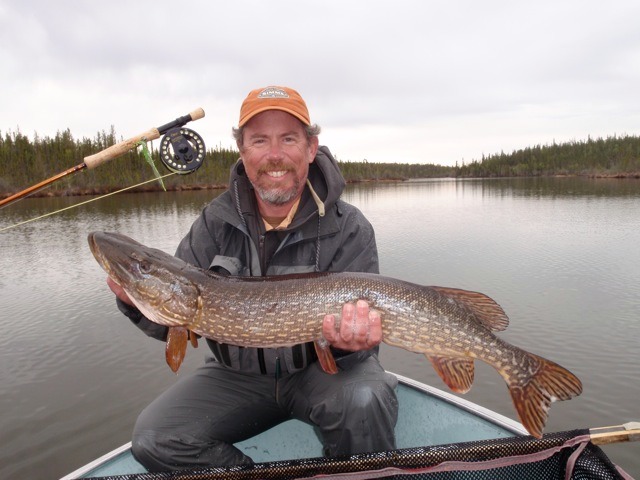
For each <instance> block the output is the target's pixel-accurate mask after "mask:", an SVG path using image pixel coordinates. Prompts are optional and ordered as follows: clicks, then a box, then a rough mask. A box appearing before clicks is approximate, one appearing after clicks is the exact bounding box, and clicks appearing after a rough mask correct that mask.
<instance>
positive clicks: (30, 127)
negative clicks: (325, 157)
mask: <svg viewBox="0 0 640 480" xmlns="http://www.w3.org/2000/svg"><path fill="white" fill-rule="evenodd" d="M638 19H640V1H638V0H625V1H618V0H612V1H609V2H604V1H602V0H597V1H596V0H575V1H562V0H536V1H531V0H527V1H515V0H511V1H506V0H505V1H493V0H491V1H482V0H464V1H455V0H442V1H428V0H389V1H381V0H351V1H350V0H317V1H314V2H311V1H305V0H271V1H258V0H251V1H245V0H234V1H231V0H225V1H214V0H201V1H189V0H184V1H181V2H179V1H172V2H168V1H165V0H142V1H138V0H128V1H126V2H125V1H121V0H109V1H105V0H102V1H91V0H76V1H73V0H56V1H49V0H33V1H32V0H0V95H1V97H0V98H1V99H2V100H1V103H0V132H1V133H2V135H4V134H6V133H7V132H8V131H13V132H15V131H17V130H18V129H19V130H20V131H21V132H22V133H23V134H26V135H28V136H29V137H31V138H32V137H33V134H34V132H35V133H38V134H39V135H40V136H45V135H49V136H53V135H55V134H56V132H57V131H62V130H65V129H67V128H68V129H70V131H71V133H72V134H73V135H74V137H75V138H79V139H81V138H82V137H89V138H94V137H95V135H96V133H97V132H98V131H102V130H107V131H108V130H109V129H110V127H111V125H113V126H114V127H115V130H116V133H117V134H118V136H119V137H124V138H128V137H131V136H133V135H136V134H138V133H141V132H143V131H146V130H148V129H149V128H151V127H156V126H160V125H162V124H164V123H167V122H168V121H171V120H173V119H175V118H176V117H178V116H181V115H184V114H186V113H188V112H190V111H192V110H194V109H195V108H197V107H202V108H203V109H204V110H205V112H206V117H205V118H204V119H202V120H199V121H197V122H194V123H191V124H190V127H191V128H193V129H194V130H196V131H197V132H198V133H200V135H202V137H203V138H204V140H205V142H206V144H207V146H208V147H214V146H216V145H222V146H224V147H230V146H233V141H232V139H231V134H230V130H231V127H232V126H233V125H235V124H237V121H238V112H239V108H240V104H241V102H242V100H243V99H244V97H245V96H246V94H247V93H248V92H249V90H251V89H253V88H256V87H261V86H266V85H283V84H284V85H288V86H291V87H293V88H296V89H297V90H298V91H299V92H300V93H301V94H302V96H303V97H304V98H305V100H306V101H307V104H308V106H309V109H310V112H311V119H312V121H313V122H315V123H318V124H319V125H320V126H321V127H322V129H323V131H322V134H321V137H320V140H321V143H323V144H325V145H328V146H329V148H330V149H331V150H332V151H333V152H334V154H335V155H336V156H337V157H338V158H339V159H340V160H353V161H359V160H362V159H367V160H369V161H388V162H420V163H440V164H445V165H453V164H455V163H456V162H461V161H463V160H464V161H465V162H469V161H471V160H473V159H480V158H481V157H482V155H483V154H485V155H488V154H493V153H499V152H500V151H501V150H503V151H505V152H511V151H513V150H516V149H519V148H525V147H527V146H533V145H538V144H542V145H544V144H551V143H553V142H554V141H555V142H558V143H559V142H565V141H573V140H576V141H581V140H584V139H586V138H587V137H588V136H589V135H590V136H591V137H608V136H612V135H624V134H627V135H637V134H638V130H639V129H640V27H639V26H638ZM0 169H1V166H0Z"/></svg>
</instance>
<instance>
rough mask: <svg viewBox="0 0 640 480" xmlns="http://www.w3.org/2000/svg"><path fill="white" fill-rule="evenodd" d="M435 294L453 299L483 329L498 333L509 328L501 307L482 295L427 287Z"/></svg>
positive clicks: (454, 289)
mask: <svg viewBox="0 0 640 480" xmlns="http://www.w3.org/2000/svg"><path fill="white" fill-rule="evenodd" d="M429 288H432V289H434V290H435V291H436V292H438V293H440V294H442V295H445V296H447V297H450V298H453V299H454V300H456V301H457V302H458V303H460V304H462V305H463V306H465V307H466V308H467V309H469V310H470V311H471V312H472V313H473V314H474V315H475V317H476V318H477V319H478V320H479V321H480V323H482V324H483V325H484V326H485V327H487V328H488V329H489V330H491V331H493V332H500V331H502V330H504V329H506V328H507V327H508V326H509V317H508V316H507V314H506V313H505V312H504V310H503V309H502V307H501V306H500V305H498V303H497V302H496V301H495V300H493V299H492V298H491V297H488V296H487V295H485V294H484V293H479V292H472V291H469V290H460V289H458V288H448V287H429Z"/></svg>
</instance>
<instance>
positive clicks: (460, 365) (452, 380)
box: [426, 355, 474, 393]
mask: <svg viewBox="0 0 640 480" xmlns="http://www.w3.org/2000/svg"><path fill="white" fill-rule="evenodd" d="M426 357H427V358H428V359H429V361H430V362H431V365H433V368H434V370H435V371H436V372H437V373H438V376H439V377H440V378H441V379H442V381H443V382H444V383H446V384H447V386H448V387H449V388H450V389H451V390H452V391H454V392H456V393H467V392H468V391H469V390H470V389H471V385H472V384H473V372H474V367H473V358H468V357H460V358H458V357H440V356H437V355H426Z"/></svg>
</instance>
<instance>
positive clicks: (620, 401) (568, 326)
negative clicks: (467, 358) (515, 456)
mask: <svg viewBox="0 0 640 480" xmlns="http://www.w3.org/2000/svg"><path fill="white" fill-rule="evenodd" d="M220 193H221V191H203V192H183V193H148V194H124V195H117V196H113V197H108V198H106V199H102V200H100V201H97V202H93V203H90V204H87V205H85V206H82V207H79V208H77V209H74V210H69V211H65V212H63V213H60V214H59V215H56V216H52V217H47V218H46V219H42V220H39V221H37V222H33V223H30V224H26V225H24V226H21V227H18V228H16V229H13V230H8V231H5V232H1V233H0V251H1V252H2V255H0V272H1V274H0V308H1V309H2V312H3V313H2V316H1V317H0V327H1V328H2V331H3V334H2V335H0V372H1V375H2V383H1V384H0V409H1V410H2V412H3V415H2V416H1V417H0V431H2V432H3V436H2V439H0V477H1V478H29V477H34V478H35V477H38V476H39V475H41V472H42V471H44V469H45V468H46V469H47V471H50V472H51V475H52V476H54V477H55V476H61V475H63V474H64V473H67V472H68V471H71V470H72V469H73V468H75V467H77V466H78V465H80V464H83V463H85V462H87V461H89V460H90V459H92V458H95V457H96V456H98V455H99V454H102V453H104V452H105V451H107V450H108V449H111V448H113V447H114V446H116V445H119V444H122V443H124V442H126V441H128V439H129V435H130V429H131V426H132V423H133V420H134V418H135V417H136V415H137V413H138V411H139V410H140V409H141V408H142V407H143V406H144V405H146V404H147V403H148V402H149V401H150V400H151V399H152V398H154V397H155V396H156V395H157V394H158V393H159V392H160V391H162V390H164V389H165V388H166V387H167V386H168V385H170V384H171V383H172V382H174V381H175V378H176V377H175V376H174V375H173V374H172V373H171V372H170V371H169V369H168V368H167V367H166V366H165V364H164V360H163V346H162V345H161V344H160V343H159V342H156V341H155V340H151V339H147V338H145V337H144V335H142V334H140V332H138V331H137V330H136V329H135V327H132V326H131V325H129V324H128V321H127V320H126V319H125V318H124V317H123V316H122V315H120V313H119V312H117V311H116V309H115V307H114V301H113V296H112V295H111V294H110V292H109V291H108V290H107V288H106V285H105V282H104V281H105V278H104V273H103V272H102V270H101V269H100V267H99V266H98V265H97V263H96V262H95V261H94V260H93V257H92V256H91V254H90V253H89V249H88V246H87V242H86V237H87V234H88V233H89V232H90V231H92V230H111V231H120V232H122V233H125V234H127V235H129V236H131V237H133V238H135V239H137V240H139V241H141V242H143V243H146V244H148V245H151V246H154V247H156V248H160V249H162V250H165V251H167V252H173V251H174V249H175V247H176V245H177V243H178V241H179V239H180V238H181V237H182V236H183V235H184V234H185V233H186V231H187V229H188V228H189V226H190V225H191V223H192V222H193V220H194V219H195V218H196V217H197V215H199V214H200V211H201V209H202V208H203V206H204V205H205V204H206V203H208V202H209V201H210V199H211V198H213V197H214V196H215V195H218V194H220ZM344 198H345V200H347V201H350V202H352V203H354V204H355V205H357V206H358V207H359V208H360V209H361V210H362V211H363V212H364V213H365V215H367V217H368V218H369V219H370V221H371V222H372V223H373V225H374V227H375V229H376V234H377V241H378V248H379V252H380V259H381V269H382V272H383V273H384V274H387V275H391V276H395V277H399V278H403V279H406V280H410V281H414V282H417V283H422V284H431V285H446V286H455V287H459V288H468V289H471V290H479V291H482V292H484V293H487V294H489V295H491V296H492V297H494V298H495V299H497V300H498V301H499V303H500V304H501V305H502V306H503V307H504V308H505V310H506V311H507V313H508V314H509V315H510V317H511V325H510V327H509V328H508V329H507V331H505V332H503V333H504V335H502V334H501V336H502V337H503V338H505V339H506V340H508V341H510V342H512V343H514V344H517V345H519V346H521V347H524V348H526V349H528V350H531V351H534V352H536V353H539V354H542V355H545V356H548V357H550V358H552V359H553V360H555V361H558V362H559V363H561V364H563V365H565V366H567V367H569V368H570V369H571V370H573V371H574V372H575V373H576V374H578V375H579V376H580V377H581V378H582V380H583V382H584V384H585V393H584V394H583V395H582V396H581V397H579V398H578V399H575V400H572V401H571V402H564V403H560V404H555V405H554V406H553V407H552V410H551V417H550V420H549V430H551V431H553V430H563V429H569V428H581V427H590V426H603V425H608V424H612V425H613V424H618V423H621V422H625V421H629V420H638V416H639V413H640V412H639V411H638V407H637V398H638V397H640V385H638V382H637V381H635V379H637V376H638V367H637V366H638V364H639V363H640V349H639V347H640V345H639V344H638V338H640V322H639V321H638V318H639V317H640V307H639V302H638V298H639V297H640V249H639V248H638V247H637V246H638V244H640V182H634V181H628V180H589V179H562V178H561V179H509V180H502V179H496V180H463V181H459V180H435V181H433V180H429V181H416V182H399V183H388V184H387V183H381V184H359V185H350V186H348V188H347V190H346V192H345V194H344ZM83 200H86V198H82V197H77V198H73V197H69V198H50V199H27V200H24V201H22V202H19V203H18V204H15V205H12V206H11V207H10V208H5V209H3V210H2V211H0V228H2V227H4V226H6V225H10V224H13V223H16V222H19V221H22V220H25V219H28V218H31V217H32V216H35V215H41V214H44V213H46V212H48V211H52V210H56V209H60V208H64V207H66V206H68V205H72V204H75V203H77V202H78V201H83ZM14 207H15V208H14ZM202 350H203V349H202V348H201V349H199V350H198V351H194V350H190V352H189V354H188V356H187V360H186V365H185V366H183V367H182V368H183V369H184V371H189V369H192V368H194V367H195V366H196V365H197V364H198V363H199V362H200V358H201V355H202ZM382 359H383V362H384V364H385V366H386V367H387V368H389V369H390V370H392V371H396V372H398V373H402V374H405V375H408V376H411V377H414V378H417V379H419V380H422V381H427V382H429V383H432V384H434V385H436V386H438V387H441V388H444V387H443V386H442V383H441V381H440V380H439V378H437V376H436V375H435V373H434V372H433V370H432V369H431V367H430V365H429V364H428V362H427V361H426V359H424V358H423V357H422V356H421V355H415V354H410V353H408V352H405V351H403V350H400V349H397V348H387V347H386V346H383V349H382ZM141 379H144V381H141ZM612 392H615V395H614V393H612ZM614 397H615V398H614ZM467 398H470V399H471V400H473V401H476V402H478V403H481V404H484V405H486V406H488V407H489V408H492V409H495V410H498V411H500V412H501V413H504V414H506V415H509V416H513V415H514V412H513V410H512V406H511V401H510V399H509V397H508V394H507V391H506V387H505V386H504V383H503V381H502V379H501V378H500V377H499V376H498V375H497V374H496V373H495V372H494V371H493V370H492V369H491V368H489V367H485V366H483V365H478V367H477V373H476V382H475V385H474V388H473V390H472V391H471V392H470V393H469V394H468V395H467ZM113 399H116V400H113ZM89 439H91V441H88V440H89ZM635 448H636V449H635V450H634V446H622V447H615V448H614V452H613V453H614V459H616V460H617V461H618V462H619V463H621V464H622V465H624V466H625V467H626V468H627V470H628V471H629V473H631V474H634V473H635V474H636V475H640V462H639V461H638V460H637V459H636V457H637V455H636V453H637V446H636V447H635ZM16 459H18V460H16ZM21 459H24V460H21ZM630 466H631V468H630ZM54 470H55V471H54Z"/></svg>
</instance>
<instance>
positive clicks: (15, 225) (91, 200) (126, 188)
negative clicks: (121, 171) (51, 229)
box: [0, 172, 177, 232]
mask: <svg viewBox="0 0 640 480" xmlns="http://www.w3.org/2000/svg"><path fill="white" fill-rule="evenodd" d="M176 173H177V172H171V173H167V174H165V175H162V176H160V177H154V178H152V179H150V180H145V181H144V182H140V183H138V184H136V185H131V186H129V187H125V188H121V189H120V190H116V191H115V192H111V193H107V194H105V195H100V196H99V197H96V198H91V199H89V200H86V201H84V202H80V203H75V204H73V205H69V206H68V207H64V208H61V209H59V210H55V211H53V212H49V213H45V214H44V215H40V216H39V217H34V218H31V219H29V220H25V221H23V222H18V223H16V224H14V225H9V226H8V227H4V228H0V232H4V231H5V230H9V229H11V228H15V227H19V226H20V225H24V224H26V223H30V222H35V221H36V220H40V219H41V218H45V217H50V216H51V215H55V214H57V213H61V212H64V211H66V210H71V209H72V208H76V207H79V206H81V205H86V204H87V203H91V202H95V201H96V200H100V199H102V198H106V197H110V196H111V195H115V194H116V193H121V192H124V191H127V190H131V189H132V188H136V187H139V186H141V185H145V184H147V183H151V182H157V181H158V180H162V179H163V178H166V177H170V176H171V175H176Z"/></svg>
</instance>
